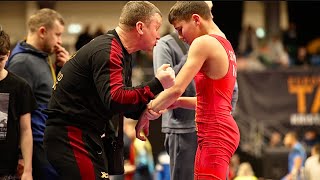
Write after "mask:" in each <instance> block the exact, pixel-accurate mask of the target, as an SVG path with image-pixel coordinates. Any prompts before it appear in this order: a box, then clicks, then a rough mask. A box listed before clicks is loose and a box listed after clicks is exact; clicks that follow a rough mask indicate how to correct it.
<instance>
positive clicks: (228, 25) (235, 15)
mask: <svg viewBox="0 0 320 180" xmlns="http://www.w3.org/2000/svg"><path fill="white" fill-rule="evenodd" d="M212 3H213V7H212V14H213V21H214V22H215V23H216V24H217V25H218V27H219V28H220V29H221V30H222V31H223V32H224V34H225V35H226V36H227V38H228V40H229V41H230V42H231V44H232V46H233V48H234V50H235V51H236V49H237V47H238V38H239V33H240V31H241V25H242V12H243V1H212Z"/></svg>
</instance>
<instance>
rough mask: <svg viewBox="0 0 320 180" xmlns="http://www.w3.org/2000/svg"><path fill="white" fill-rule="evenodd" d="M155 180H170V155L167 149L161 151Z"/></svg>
mask: <svg viewBox="0 0 320 180" xmlns="http://www.w3.org/2000/svg"><path fill="white" fill-rule="evenodd" d="M155 169H156V173H155V180H170V156H169V154H168V153H167V152H166V151H163V152H161V153H159V155H158V163H157V165H156V168H155Z"/></svg>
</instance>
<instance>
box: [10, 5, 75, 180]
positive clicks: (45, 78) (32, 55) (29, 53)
mask: <svg viewBox="0 0 320 180" xmlns="http://www.w3.org/2000/svg"><path fill="white" fill-rule="evenodd" d="M27 27H28V35H27V39H26V40H24V41H21V42H19V43H18V44H17V45H16V47H15V48H14V49H13V51H12V54H11V55H10V57H9V61H8V63H7V68H8V70H9V71H12V72H13V73H15V74H17V75H18V76H20V77H22V78H24V79H25V80H26V81H27V82H28V84H29V85H30V86H31V88H32V90H33V93H34V95H35V97H36V100H37V103H38V109H37V110H35V111H33V112H32V113H31V118H32V121H31V125H32V135H33V159H32V163H33V164H32V167H33V171H32V173H33V178H34V179H35V180H43V179H49V180H50V179H53V180H55V179H58V178H57V174H56V172H55V171H54V169H53V168H52V167H51V165H50V163H49V162H48V160H47V158H46V155H45V153H44V149H43V135H44V130H45V122H46V119H47V115H45V114H44V113H43V110H44V109H46V108H47V106H48V102H49V99H50V97H51V93H52V86H53V84H54V82H55V81H56V74H55V70H54V67H53V66H54V64H53V62H52V61H51V59H50V57H49V55H51V54H55V55H56V62H55V65H56V66H58V67H62V66H63V65H64V64H65V63H66V62H67V60H68V59H69V53H68V51H66V49H65V48H64V47H62V33H63V32H64V19H63V17H62V16H61V15H60V14H59V13H58V12H56V11H54V10H52V9H47V8H45V9H40V10H38V11H37V12H35V13H34V14H33V15H31V16H30V18H29V19H28V22H27Z"/></svg>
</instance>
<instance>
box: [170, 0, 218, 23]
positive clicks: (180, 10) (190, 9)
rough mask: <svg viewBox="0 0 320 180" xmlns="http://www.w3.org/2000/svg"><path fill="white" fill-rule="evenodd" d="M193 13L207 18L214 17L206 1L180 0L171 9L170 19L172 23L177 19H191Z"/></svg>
mask: <svg viewBox="0 0 320 180" xmlns="http://www.w3.org/2000/svg"><path fill="white" fill-rule="evenodd" d="M192 14H199V16H201V17H202V18H204V19H205V20H209V19H211V18H212V14H211V10H210V9H209V6H208V4H207V3H206V2H204V1H178V2H176V3H175V4H174V5H173V6H172V7H171V9H170V12H169V16H168V20H169V22H170V24H173V23H174V22H175V21H183V20H184V21H189V20H190V18H191V16H192Z"/></svg>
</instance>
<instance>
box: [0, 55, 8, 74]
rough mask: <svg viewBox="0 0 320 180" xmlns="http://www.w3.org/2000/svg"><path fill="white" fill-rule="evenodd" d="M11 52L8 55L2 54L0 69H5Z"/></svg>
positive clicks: (0, 56)
mask: <svg viewBox="0 0 320 180" xmlns="http://www.w3.org/2000/svg"><path fill="white" fill-rule="evenodd" d="M9 54H10V53H8V54H6V55H0V71H2V70H3V69H4V66H5V65H6V62H7V60H8V58H9Z"/></svg>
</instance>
